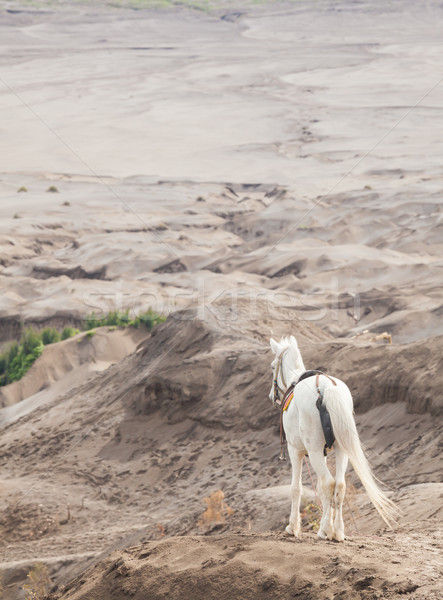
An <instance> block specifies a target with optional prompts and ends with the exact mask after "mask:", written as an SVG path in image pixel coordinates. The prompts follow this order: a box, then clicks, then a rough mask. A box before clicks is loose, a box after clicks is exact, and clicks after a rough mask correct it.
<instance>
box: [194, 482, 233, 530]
mask: <svg viewBox="0 0 443 600" xmlns="http://www.w3.org/2000/svg"><path fill="white" fill-rule="evenodd" d="M224 497H225V495H224V493H223V492H222V491H221V490H217V491H216V492H214V493H213V494H211V495H210V496H209V498H205V499H204V501H205V503H206V510H205V512H204V513H203V515H202V518H201V519H200V521H199V525H200V526H205V525H212V524H218V523H221V524H223V523H224V522H225V521H226V518H227V517H229V516H231V515H232V514H233V513H234V511H233V509H232V508H230V507H229V506H228V505H227V504H226V502H223V499H224Z"/></svg>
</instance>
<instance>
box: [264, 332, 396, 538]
mask: <svg viewBox="0 0 443 600" xmlns="http://www.w3.org/2000/svg"><path fill="white" fill-rule="evenodd" d="M270 342H271V349H272V351H273V353H274V354H275V359H274V361H273V362H272V365H271V366H272V369H273V382H274V385H273V387H272V389H271V393H270V399H271V400H272V401H273V402H274V403H275V402H276V400H278V398H279V394H280V393H282V394H284V393H285V392H286V390H287V388H288V386H289V384H291V383H292V382H297V381H298V379H299V377H300V375H302V373H304V372H305V367H304V364H303V360H302V357H301V354H300V350H299V349H298V346H297V341H296V339H295V338H294V336H292V335H291V336H290V337H286V338H282V339H281V341H280V342H276V341H275V340H273V339H272V338H271V340H270ZM334 383H335V384H334ZM319 394H320V397H322V402H323V403H324V404H325V405H326V408H327V410H328V412H329V415H330V419H331V424H332V429H333V433H334V435H335V442H334V450H335V461H336V473H335V480H334V478H333V477H332V475H331V473H330V471H329V469H328V467H327V464H326V458H325V456H324V447H325V436H324V433H323V429H322V425H321V421H320V413H319V409H318V408H317V406H316V401H317V398H318V397H319ZM283 428H284V432H285V434H286V439H287V442H288V451H289V456H290V459H291V464H292V484H291V496H292V506H291V516H290V518H289V525H288V526H287V527H286V531H287V533H289V534H293V535H295V536H298V535H299V534H300V495H301V488H302V485H301V470H302V460H303V456H304V455H305V454H306V453H307V454H308V456H309V461H310V463H311V465H312V466H313V468H314V469H315V472H316V473H317V477H318V480H319V482H320V488H321V500H322V504H323V515H322V518H321V522H320V528H319V531H318V534H317V535H318V536H319V537H320V538H322V539H328V540H332V539H335V540H337V541H343V540H344V539H345V532H344V524H343V515H342V508H343V500H344V497H345V492H346V483H345V472H346V467H347V465H348V458H349V459H350V461H351V464H352V466H353V467H354V470H355V472H356V473H357V475H358V476H359V478H360V480H361V482H362V484H363V485H364V487H365V489H366V491H367V493H368V496H369V498H370V500H371V502H372V503H373V505H374V506H375V508H376V509H377V511H378V512H379V513H380V515H381V517H382V519H383V520H384V521H385V522H386V524H387V525H388V526H389V527H391V524H392V522H395V520H396V517H397V516H398V512H399V511H398V509H397V507H396V505H395V504H394V503H393V502H392V501H391V500H390V499H389V498H388V497H387V496H386V495H385V494H384V493H383V492H382V491H381V490H380V488H379V487H378V486H377V484H376V482H375V479H374V476H373V474H372V471H371V468H370V466H369V463H368V461H367V459H366V457H365V455H364V453H363V450H362V447H361V444H360V440H359V437H358V433H357V428H356V426H355V420H354V416H353V402H352V396H351V392H350V391H349V388H348V387H347V385H346V384H345V383H343V381H340V380H339V379H336V378H335V377H334V378H330V377H329V376H325V375H320V376H319V378H318V389H317V387H316V377H308V378H306V379H303V380H302V381H300V382H299V383H298V384H297V385H296V386H295V388H294V396H293V399H292V401H291V403H290V404H289V407H288V409H287V410H286V411H285V412H283ZM334 507H335V518H334V514H333V513H334Z"/></svg>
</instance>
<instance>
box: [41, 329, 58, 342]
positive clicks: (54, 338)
mask: <svg viewBox="0 0 443 600" xmlns="http://www.w3.org/2000/svg"><path fill="white" fill-rule="evenodd" d="M41 335H42V342H43V345H44V346H47V345H48V344H54V342H59V341H60V339H61V338H60V334H59V332H58V331H57V329H55V328H54V327H46V329H43V331H42V334H41Z"/></svg>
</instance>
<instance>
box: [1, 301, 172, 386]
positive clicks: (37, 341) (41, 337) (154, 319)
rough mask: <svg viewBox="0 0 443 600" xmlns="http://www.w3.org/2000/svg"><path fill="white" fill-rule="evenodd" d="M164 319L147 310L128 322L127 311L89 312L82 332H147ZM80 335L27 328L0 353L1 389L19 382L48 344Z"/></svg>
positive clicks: (89, 334)
mask: <svg viewBox="0 0 443 600" xmlns="http://www.w3.org/2000/svg"><path fill="white" fill-rule="evenodd" d="M165 320H166V317H163V316H161V315H158V314H157V313H155V312H153V311H152V310H148V311H146V312H144V313H141V314H140V315H138V316H136V317H134V318H133V319H131V318H130V317H129V310H126V311H125V312H120V311H113V312H110V313H108V314H107V315H105V316H103V317H99V316H97V315H95V314H94V313H92V314H91V315H88V316H87V317H86V320H85V321H84V323H83V326H82V331H86V332H87V333H86V337H87V338H92V336H93V335H94V334H95V329H96V328H97V327H104V326H109V327H110V328H112V330H114V329H116V327H135V328H138V327H141V326H144V327H146V329H148V330H150V329H152V328H153V327H155V325H158V324H159V323H162V322H163V321H165ZM77 333H80V330H79V329H75V327H65V328H64V329H63V331H62V332H61V333H60V332H59V331H58V330H57V329H55V328H54V327H46V328H45V329H43V330H42V331H35V330H34V329H33V328H32V327H28V328H27V329H24V330H23V331H22V334H21V337H20V340H19V341H18V342H12V343H11V344H10V345H9V347H8V348H7V349H6V350H4V351H3V352H1V353H0V386H3V385H7V384H8V383H13V382H14V381H18V380H19V379H21V378H22V377H23V375H24V374H25V373H26V372H27V371H28V370H29V369H30V367H31V365H32V364H33V363H34V362H35V361H36V360H37V358H38V357H39V356H40V355H41V353H42V352H43V348H44V347H45V346H48V345H49V344H55V343H57V342H60V341H63V340H67V339H68V338H70V337H72V336H74V335H76V334H77Z"/></svg>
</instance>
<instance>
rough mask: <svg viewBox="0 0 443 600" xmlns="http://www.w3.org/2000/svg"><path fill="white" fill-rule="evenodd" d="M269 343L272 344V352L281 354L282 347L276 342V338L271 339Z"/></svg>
mask: <svg viewBox="0 0 443 600" xmlns="http://www.w3.org/2000/svg"><path fill="white" fill-rule="evenodd" d="M269 342H270V344H271V350H272V352H273V353H274V354H278V353H279V352H280V346H279V343H278V342H276V341H275V340H274V338H271V339H270V340H269Z"/></svg>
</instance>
